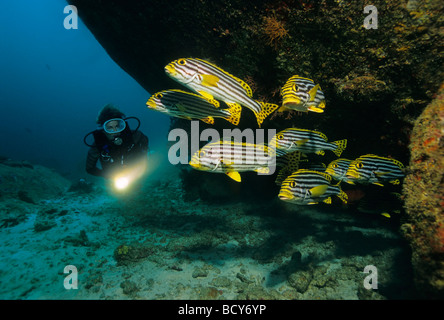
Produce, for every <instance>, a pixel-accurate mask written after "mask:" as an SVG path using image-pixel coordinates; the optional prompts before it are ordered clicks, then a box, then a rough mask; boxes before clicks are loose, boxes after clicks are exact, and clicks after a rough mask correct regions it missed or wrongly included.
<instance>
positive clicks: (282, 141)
mask: <svg viewBox="0 0 444 320" xmlns="http://www.w3.org/2000/svg"><path fill="white" fill-rule="evenodd" d="M327 140H328V139H327V136H326V135H325V134H323V133H321V132H318V131H313V130H306V129H298V128H287V129H285V130H282V131H280V132H278V133H277V134H276V135H275V136H274V137H273V138H272V139H271V141H270V146H276V149H277V150H285V151H287V152H292V151H301V152H302V153H316V154H319V155H324V154H325V152H324V150H331V151H333V153H334V154H336V156H338V157H339V156H340V155H341V153H342V152H343V151H344V149H345V148H346V147H347V139H343V140H338V141H333V142H327Z"/></svg>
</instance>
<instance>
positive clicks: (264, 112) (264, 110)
mask: <svg viewBox="0 0 444 320" xmlns="http://www.w3.org/2000/svg"><path fill="white" fill-rule="evenodd" d="M256 102H257V103H259V104H260V106H261V110H260V111H259V112H257V113H256V118H257V123H258V125H259V127H260V126H261V124H262V122H264V120H265V118H267V117H268V116H269V115H270V114H272V113H273V112H274V111H275V110H276V109H278V108H279V106H278V105H277V104H273V103H266V102H259V101H256Z"/></svg>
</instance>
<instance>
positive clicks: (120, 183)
mask: <svg viewBox="0 0 444 320" xmlns="http://www.w3.org/2000/svg"><path fill="white" fill-rule="evenodd" d="M128 185H129V179H128V178H127V177H119V178H117V179H116V180H114V186H115V187H116V188H117V189H119V190H123V189H125V188H126V187H128Z"/></svg>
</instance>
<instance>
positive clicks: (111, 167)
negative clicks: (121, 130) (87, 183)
mask: <svg viewBox="0 0 444 320" xmlns="http://www.w3.org/2000/svg"><path fill="white" fill-rule="evenodd" d="M121 137H122V140H123V143H122V144H121V145H120V146H118V145H115V144H114V143H113V142H111V141H109V140H108V139H107V138H106V136H105V134H104V133H103V131H97V132H95V135H94V138H95V142H94V145H93V146H92V147H91V148H90V149H89V151H88V157H87V159H86V172H88V173H89V174H91V175H94V176H99V177H104V178H111V177H112V175H113V174H114V173H116V172H118V171H120V170H121V169H123V168H124V167H125V166H129V165H131V164H132V163H133V162H135V161H137V160H140V159H143V157H145V158H146V157H147V154H148V137H147V136H145V135H144V134H143V133H142V132H140V131H133V130H131V131H130V130H128V132H127V134H125V135H122V136H121ZM98 160H100V164H101V166H102V169H100V168H98V167H97V161H98Z"/></svg>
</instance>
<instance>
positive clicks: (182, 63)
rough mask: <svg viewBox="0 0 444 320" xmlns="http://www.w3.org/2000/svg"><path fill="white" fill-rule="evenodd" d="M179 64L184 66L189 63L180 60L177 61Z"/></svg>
mask: <svg viewBox="0 0 444 320" xmlns="http://www.w3.org/2000/svg"><path fill="white" fill-rule="evenodd" d="M177 63H178V64H179V65H181V66H184V65H185V64H186V63H187V62H186V61H185V59H179V60H177Z"/></svg>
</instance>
